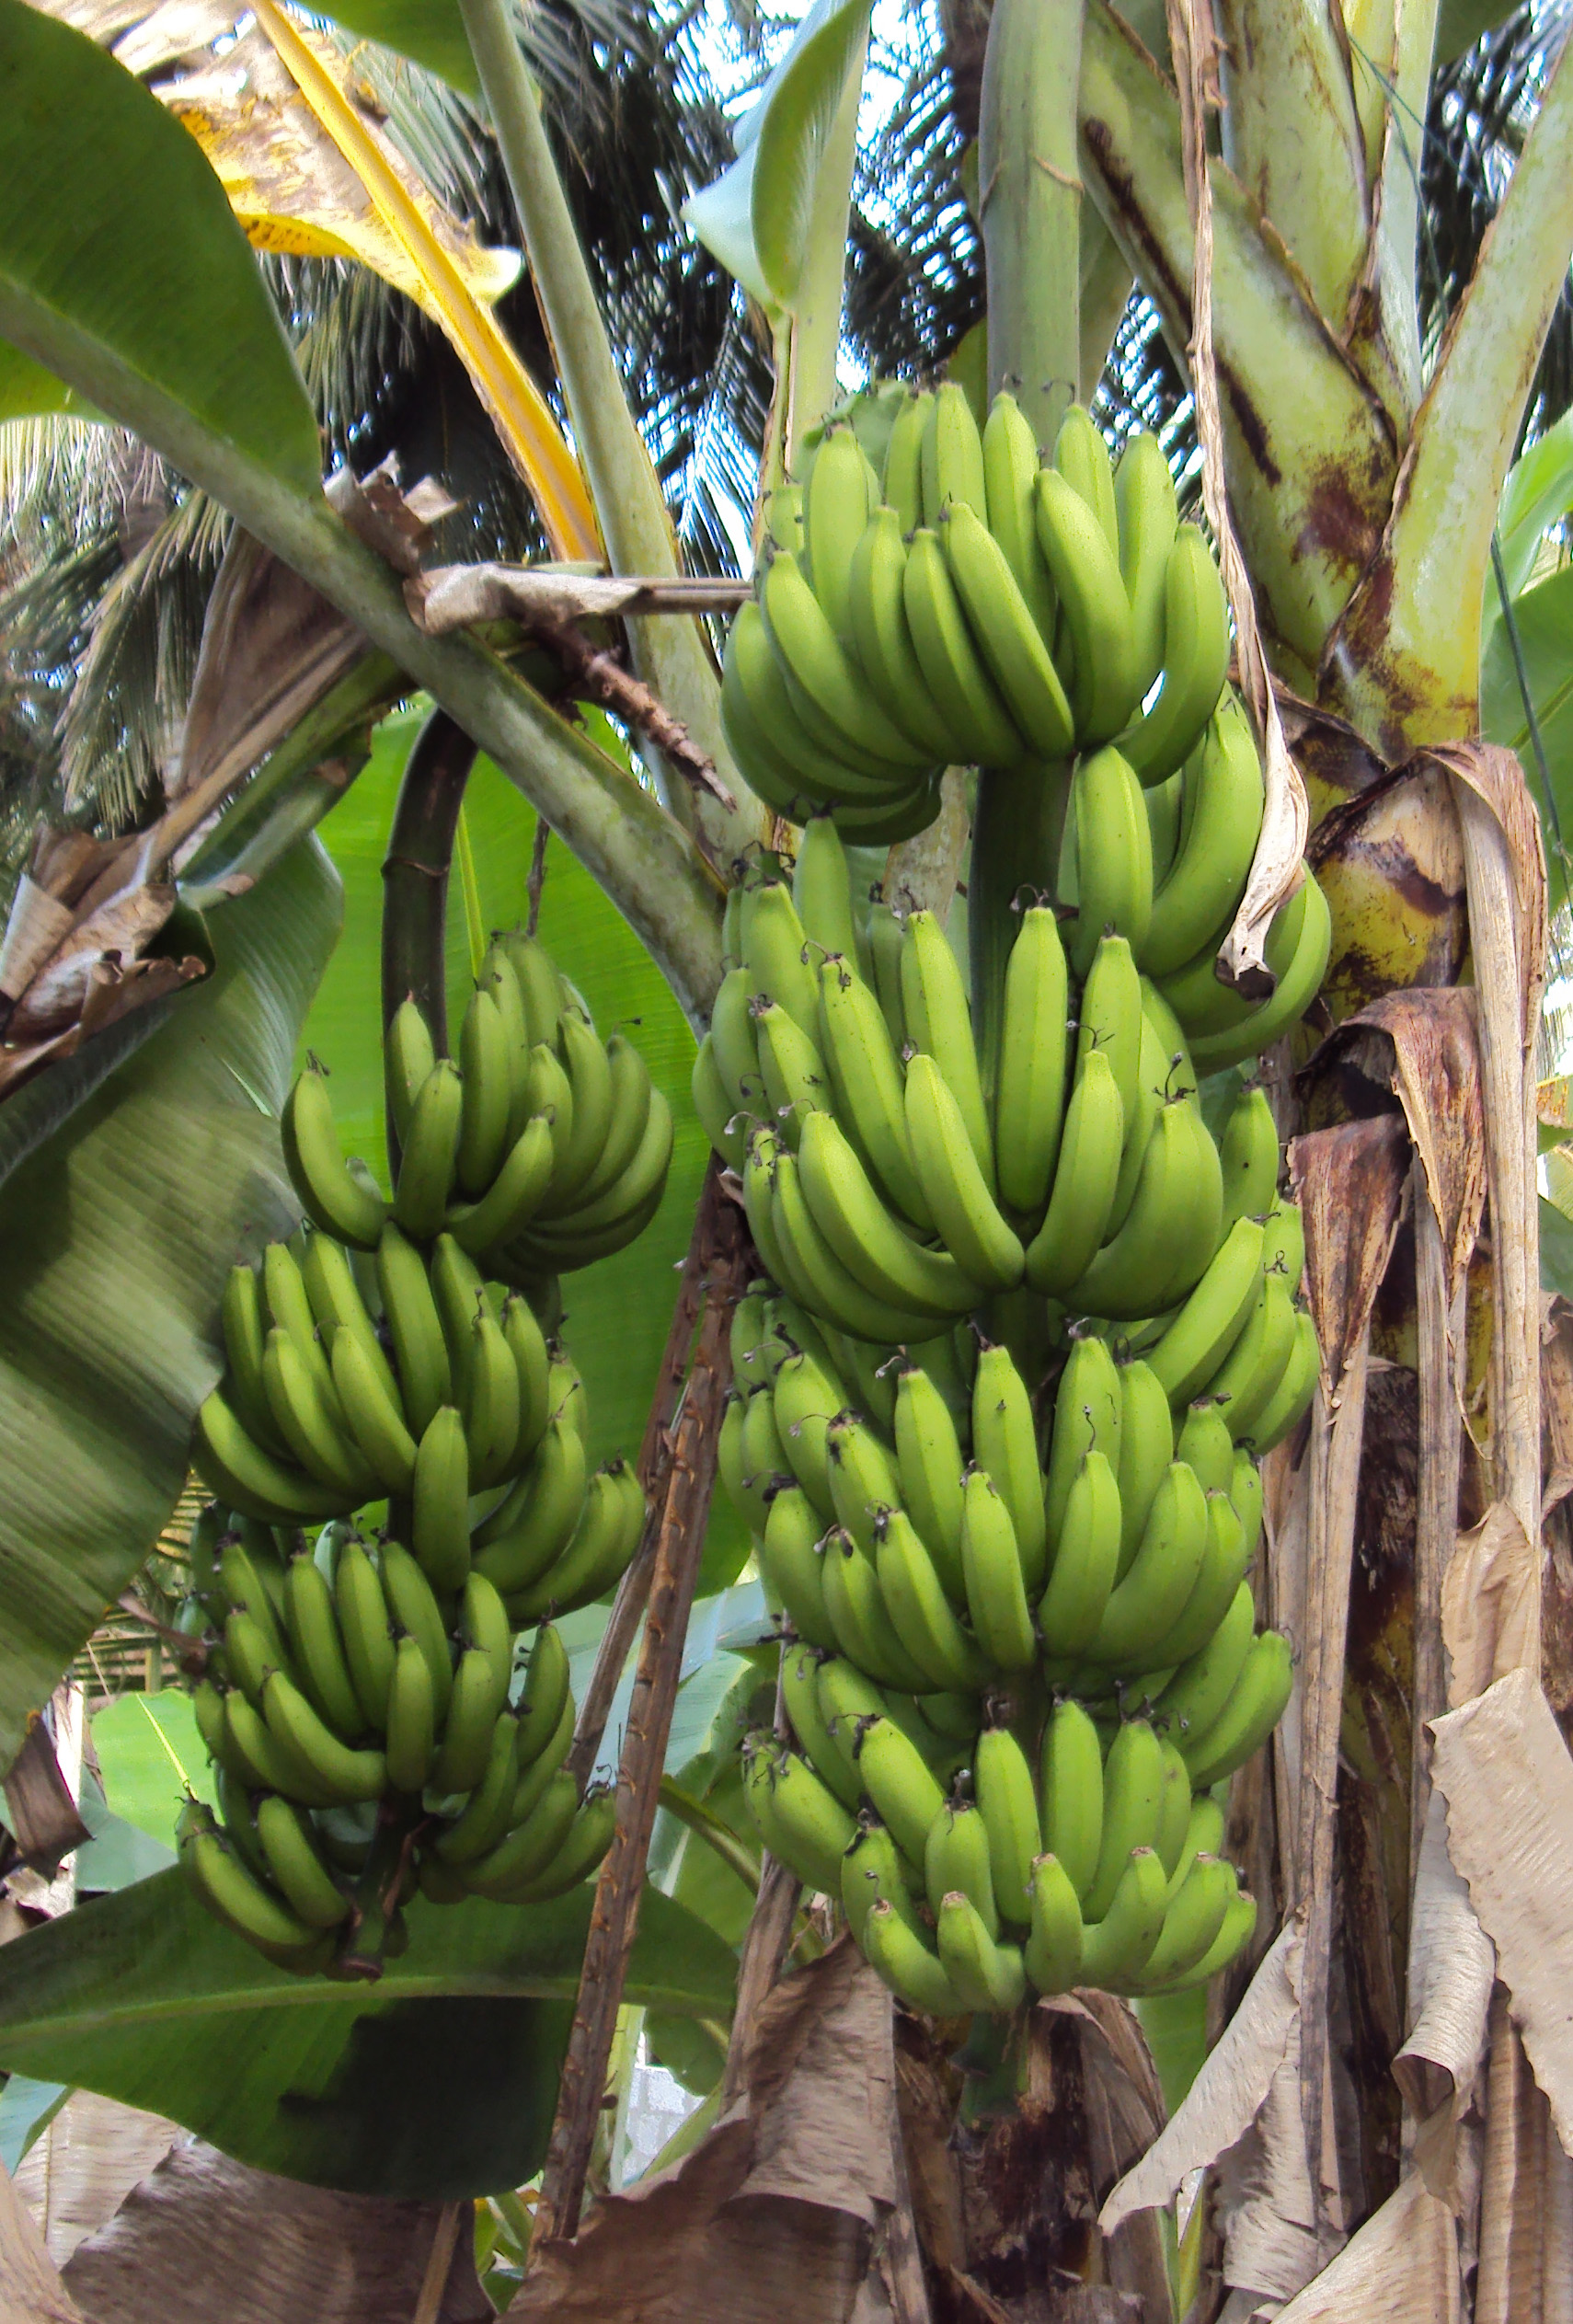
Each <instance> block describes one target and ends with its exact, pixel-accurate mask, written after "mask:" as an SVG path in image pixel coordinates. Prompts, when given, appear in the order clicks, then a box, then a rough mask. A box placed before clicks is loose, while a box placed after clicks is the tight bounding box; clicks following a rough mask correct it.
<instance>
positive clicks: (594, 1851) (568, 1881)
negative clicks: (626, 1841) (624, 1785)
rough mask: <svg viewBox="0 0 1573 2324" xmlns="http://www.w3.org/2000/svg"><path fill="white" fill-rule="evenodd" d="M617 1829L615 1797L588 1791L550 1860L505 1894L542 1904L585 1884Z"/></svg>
mask: <svg viewBox="0 0 1573 2324" xmlns="http://www.w3.org/2000/svg"><path fill="white" fill-rule="evenodd" d="M616 1830H617V1795H616V1793H615V1791H614V1790H612V1789H609V1788H603V1789H601V1790H598V1791H589V1792H587V1793H586V1794H585V1796H584V1798H583V1799H582V1800H581V1801H580V1803H579V1806H578V1808H577V1810H576V1811H575V1812H574V1816H573V1820H572V1822H571V1823H570V1824H569V1825H568V1831H567V1833H566V1835H564V1837H563V1839H562V1840H561V1842H560V1843H559V1845H558V1846H557V1848H556V1850H555V1851H554V1853H553V1854H552V1856H551V1858H550V1859H549V1860H548V1861H547V1863H546V1864H545V1867H544V1868H543V1870H540V1871H539V1872H536V1873H534V1875H533V1876H532V1877H531V1878H530V1879H529V1880H522V1881H517V1882H516V1883H515V1885H514V1886H513V1887H512V1888H511V1889H510V1891H509V1893H508V1901H509V1903H511V1904H545V1902H546V1901H547V1900H548V1899H549V1898H551V1897H553V1896H561V1895H563V1894H564V1893H566V1892H567V1891H568V1889H570V1888H578V1887H579V1886H580V1882H581V1881H587V1880H588V1879H589V1878H590V1875H591V1872H593V1871H594V1870H595V1869H596V1867H597V1866H598V1865H599V1864H600V1863H601V1861H602V1859H603V1857H604V1856H605V1855H606V1852H607V1850H608V1849H609V1848H610V1847H611V1846H612V1842H613V1839H614V1836H615V1834H616Z"/></svg>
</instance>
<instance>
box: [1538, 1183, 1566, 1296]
mask: <svg viewBox="0 0 1573 2324" xmlns="http://www.w3.org/2000/svg"><path fill="white" fill-rule="evenodd" d="M1540 1287H1541V1289H1542V1290H1543V1291H1556V1292H1560V1293H1561V1294H1562V1296H1563V1298H1564V1299H1573V1219H1570V1218H1568V1217H1567V1214H1565V1213H1564V1212H1562V1211H1559V1210H1558V1209H1557V1207H1556V1203H1555V1202H1547V1201H1546V1199H1545V1197H1544V1194H1543V1195H1542V1196H1541V1198H1540Z"/></svg>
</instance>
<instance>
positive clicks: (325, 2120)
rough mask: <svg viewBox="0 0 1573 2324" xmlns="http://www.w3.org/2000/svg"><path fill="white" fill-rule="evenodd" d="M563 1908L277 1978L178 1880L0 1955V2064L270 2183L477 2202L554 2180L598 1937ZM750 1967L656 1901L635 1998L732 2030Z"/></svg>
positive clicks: (439, 1919) (633, 1966) (424, 1922)
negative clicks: (545, 2176)
mask: <svg viewBox="0 0 1573 2324" xmlns="http://www.w3.org/2000/svg"><path fill="white" fill-rule="evenodd" d="M591 1894H592V1891H591V1889H590V1888H588V1887H586V1888H581V1889H580V1890H577V1891H576V1892H575V1893H574V1894H572V1895H571V1896H567V1897H563V1898H561V1899H559V1900H558V1901H557V1902H556V1903H554V1904H542V1905H536V1906H534V1907H529V1908H513V1907H509V1906H505V1905H499V1904H486V1903H483V1902H481V1901H479V1900H476V1902H474V1903H472V1904H463V1905H431V1904H426V1903H424V1902H423V1901H420V1900H417V1902H416V1903H415V1904H412V1905H411V1906H410V1908H409V1913H408V1919H409V1928H410V1942H409V1950H408V1952H407V1953H405V1955H404V1956H403V1958H402V1959H400V1960H398V1961H394V1962H389V1963H388V1965H387V1968H386V1970H385V1973H384V1975H383V1977H382V1979H381V1981H380V1983H378V1984H377V1985H333V1984H330V1983H328V1982H327V1980H326V1979H324V1978H321V1977H292V1976H290V1975H288V1974H287V1973H285V1972H284V1971H282V1970H279V1969H273V1968H270V1966H269V1964H268V1963H267V1962H264V1961H263V1960H261V1958H260V1957H259V1956H258V1954H256V1953H255V1952H253V1951H252V1950H251V1948H250V1947H249V1946H248V1945H247V1944H246V1943H245V1941H244V1940H243V1939H241V1938H239V1937H236V1936H235V1935H234V1934H232V1932H231V1931H229V1930H228V1929H226V1928H223V1927H220V1926H219V1924H218V1923H217V1922H216V1921H214V1920H212V1918H211V1917H210V1916H209V1915H208V1914H207V1913H205V1912H204V1911H203V1909H202V1907H201V1905H200V1904H198V1903H197V1901H196V1899H195V1898H194V1897H193V1895H192V1894H191V1892H190V1890H189V1887H188V1885H187V1882H186V1880H185V1877H184V1875H183V1874H182V1873H180V1872H179V1871H178V1870H177V1871H169V1872H164V1873H160V1874H159V1875H158V1876H157V1877H156V1878H155V1879H153V1880H148V1881H139V1882H138V1883H137V1885H136V1886H135V1887H133V1888H128V1889H124V1890H122V1891H121V1893H120V1894H119V1895H116V1896H107V1897H101V1898H99V1899H98V1900H97V1901H96V1902H94V1903H92V1904H84V1905H82V1906H80V1907H79V1908H78V1910H77V1911H75V1912H74V1913H68V1914H65V1915H64V1916H63V1917H62V1918H61V1919H59V1920H56V1921H52V1922H50V1923H48V1924H47V1925H46V1926H45V1927H41V1928H38V1929H35V1930H33V1931H32V1932H31V1933H30V1934H29V1936H26V1937H23V1938H19V1939H17V1941H16V1942H15V1943H14V1944H11V1945H7V1946H6V1947H5V1948H4V1950H3V1951H0V2066H6V2067H7V2068H10V2069H11V2070H13V2071H15V2072H17V2073H21V2074H26V2075H29V2076H30V2077H33V2078H34V2079H35V2080H38V2081H52V2082H63V2083H68V2084H75V2085H78V2086H80V2087H81V2088H86V2089H94V2090H99V2091H102V2092H103V2093H104V2094H105V2095H107V2096H108V2097H110V2098H118V2099H121V2100H124V2101H125V2103H126V2104H128V2105H132V2106H141V2107H146V2108H148V2109H150V2110H151V2111H154V2112H156V2113H161V2114H166V2115H168V2116H169V2117H170V2118H171V2119H172V2120H173V2121H175V2122H178V2123H184V2124H185V2125H186V2126H187V2127H188V2128H189V2129H190V2130H194V2131H196V2132H198V2133H200V2134H201V2136H202V2137H204V2138H207V2139H211V2140H212V2143H213V2144H214V2145H215V2146H222V2147H223V2148H224V2152H225V2153H226V2154H231V2155H235V2156H236V2157H239V2159H240V2160H241V2161H243V2162H248V2163H253V2164H255V2165H257V2166H258V2168H259V2169H264V2170H275V2171H279V2172H281V2173H282V2174H283V2175H284V2176H285V2177H286V2178H293V2179H302V2180H308V2181H310V2182H311V2183H312V2184H313V2185H316V2186H327V2187H339V2188H344V2189H347V2190H349V2191H350V2192H354V2193H360V2194H384V2195H405V2196H411V2197H419V2198H421V2199H423V2200H426V2201H455V2202H457V2201H464V2200H465V2199H467V2198H469V2197H471V2196H474V2195H477V2194H483V2193H486V2192H489V2191H491V2190H493V2189H496V2188H499V2187H517V2186H520V2185H522V2182H523V2181H524V2180H527V2179H528V2178H530V2177H531V2176H532V2174H533V2173H534V2171H535V2170H536V2169H538V2168H539V2166H540V2162H541V2157H542V2155H543V2152H544V2150H545V2139H546V2134H547V2132H548V2130H549V2128H550V2124H551V2118H552V2111H553V2107H554V2105H555V2103H556V2096H557V2065H558V2062H559V2059H560V2057H561V2054H562V2049H563V2045H564V2043H565V2042H566V2040H567V2037H568V2024H569V2021H570V2019H571V2016H572V2008H573V1996H574V1995H575V1993H576V1992H577V1990H578V1985H579V1972H580V1961H581V1959H582V1956H583V1950H584V1941H585V1934H586V1931H587V1929H588V1927H589V1921H590V1909H591ZM736 1966H737V1964H736V1962H735V1961H734V1959H733V1956H732V1954H731V1952H730V1950H729V1948H728V1947H727V1946H726V1945H725V1944H724V1943H723V1942H722V1940H721V1939H720V1938H719V1937H718V1936H716V1935H715V1934H714V1933H713V1932H712V1931H711V1930H710V1929H708V1928H706V1927H705V1926H704V1924H703V1922H701V1921H699V1920H696V1919H695V1917H694V1916H692V1915H691V1914H689V1913H685V1912H684V1911H683V1909H682V1907H681V1906H680V1905H677V1904H672V1903H671V1902H670V1901H669V1900H668V1899H667V1898H666V1897H664V1896H661V1895H660V1894H659V1893H649V1895H647V1896H646V1898H645V1900H644V1903H643V1905H642V1907H641V1911H640V1916H639V1933H638V1937H637V1940H636V1943H635V1946H634V1952H633V1958H632V1961H631V1962H630V1964H629V1973H628V1984H627V1997H628V1999H629V2001H630V2002H632V2003H634V2004H636V2005H637V2004H640V2003H644V2004H648V2005H649V2006H652V2007H655V2008H660V2009H662V2010H664V2011H672V2012H676V2013H678V2014H686V2015H694V2016H698V2017H704V2018H721V2019H724V2018H725V2017H726V2015H727V2013H728V2011H729V2009H730V2007H731V1996H732V1985H733V1980H734V1977H735V1974H736Z"/></svg>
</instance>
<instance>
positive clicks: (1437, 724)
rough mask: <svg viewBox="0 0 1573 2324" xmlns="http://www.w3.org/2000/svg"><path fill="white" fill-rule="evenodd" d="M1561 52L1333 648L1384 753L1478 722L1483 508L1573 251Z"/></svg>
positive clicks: (1486, 511) (1490, 525)
mask: <svg viewBox="0 0 1573 2324" xmlns="http://www.w3.org/2000/svg"><path fill="white" fill-rule="evenodd" d="M1570 159H1573V64H1570V63H1569V62H1568V52H1567V43H1566V42H1565V43H1564V45H1563V50H1562V53H1561V55H1560V56H1559V57H1558V59H1557V61H1556V67H1555V69H1554V70H1553V73H1552V75H1551V79H1550V81H1549V83H1548V84H1547V86H1546V91H1545V95H1544V98H1543V99H1542V102H1541V108H1540V111H1539V113H1538V114H1537V115H1536V117H1535V121H1534V125H1533V128H1532V129H1531V131H1530V132H1529V135H1528V137H1527V138H1526V139H1525V141H1524V147H1523V151H1522V153H1521V155H1520V156H1519V160H1518V166H1517V167H1516V168H1515V169H1514V171H1513V175H1512V178H1511V180H1510V184H1509V187H1508V190H1507V193H1506V194H1505V195H1504V197H1503V200H1502V205H1501V208H1500V209H1499V210H1498V213H1497V215H1496V217H1495V219H1494V220H1493V221H1492V224H1491V226H1490V228H1489V231H1488V232H1487V236H1486V239H1485V242H1484V244H1483V245H1482V247H1481V251H1480V257H1479V259H1478V261H1477V262H1476V265H1475V274H1474V279H1473V280H1472V281H1471V282H1470V285H1469V288H1468V290H1467V291H1466V293H1464V303H1463V305H1461V306H1460V307H1459V308H1458V310H1457V312H1456V313H1455V315H1454V316H1453V318H1452V323H1451V324H1450V325H1449V327H1448V333H1447V337H1446V339H1444V340H1443V342H1442V351H1441V358H1440V360H1439V362H1438V363H1437V368H1436V371H1435V373H1434V374H1433V375H1432V378H1431V384H1430V385H1429V388H1428V389H1427V391H1426V396H1425V399H1424V401H1423V402H1422V403H1421V406H1420V408H1419V412H1418V415H1417V418H1416V420H1415V427H1414V432H1413V434H1412V436H1411V438H1410V442H1409V447H1408V452H1407V457H1406V460H1405V463H1404V467H1403V470H1402V473H1401V475H1400V477H1399V483H1398V490H1397V493H1396V496H1395V502H1394V509H1393V515H1392V519H1391V522H1390V523H1389V524H1388V526H1387V530H1386V534H1385V535H1384V540H1383V543H1382V547H1381V551H1380V554H1379V555H1378V557H1377V558H1376V559H1375V561H1374V563H1373V565H1372V569H1371V571H1370V572H1369V574H1368V575H1367V577H1366V579H1365V581H1363V582H1362V584H1361V588H1360V589H1359V590H1358V591H1357V592H1356V593H1355V596H1354V598H1353V599H1352V600H1351V602H1350V604H1349V611H1348V614H1347V615H1346V616H1345V619H1344V621H1343V623H1342V624H1341V626H1340V628H1339V631H1338V636H1337V637H1336V638H1335V639H1334V641H1333V656H1334V668H1335V671H1336V674H1337V679H1338V687H1339V691H1340V695H1341V700H1340V702H1339V704H1338V707H1339V708H1342V709H1343V710H1344V711H1345V712H1346V714H1347V715H1348V716H1349V718H1350V719H1352V720H1353V722H1354V724H1355V725H1357V726H1358V727H1359V728H1360V729H1361V732H1362V733H1365V734H1367V735H1370V736H1371V737H1372V739H1373V740H1375V741H1377V742H1380V743H1381V744H1382V745H1383V747H1384V748H1385V749H1386V750H1387V752H1388V754H1389V755H1391V756H1394V757H1399V756H1401V755H1402V754H1403V753H1404V751H1405V750H1406V749H1407V748H1413V747H1414V746H1415V745H1417V744H1421V743H1425V742H1444V741H1447V740H1449V739H1450V738H1452V736H1454V735H1459V734H1470V733H1473V732H1474V731H1475V727H1476V725H1477V724H1478V714H1479V693H1480V607H1481V598H1482V592H1483V589H1484V584H1485V579H1486V572H1487V566H1488V564H1489V561H1490V556H1491V539H1492V535H1493V534H1494V533H1495V531H1496V523H1497V507H1498V501H1499V500H1500V498H1501V492H1502V485H1503V482H1504V480H1505V478H1506V477H1507V473H1508V469H1509V467H1510V465H1511V462H1512V456H1513V447H1514V444H1515V443H1516V442H1517V439H1518V431H1519V422H1520V420H1521V417H1522V415H1523V408H1524V404H1525V401H1526V398H1527V397H1528V395H1529V392H1530V388H1531V385H1533V379H1534V374H1535V367H1536V365H1537V364H1538V362H1539V361H1540V351H1541V349H1542V347H1543V346H1544V343H1545V334H1546V331H1547V330H1548V328H1550V324H1551V317H1552V315H1553V314H1554V312H1555V311H1556V301H1557V299H1558V297H1559V296H1560V294H1561V291H1562V285H1563V283H1564V282H1566V280H1567V254H1568V251H1569V249H1570V248H1573V167H1569V161H1570Z"/></svg>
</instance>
